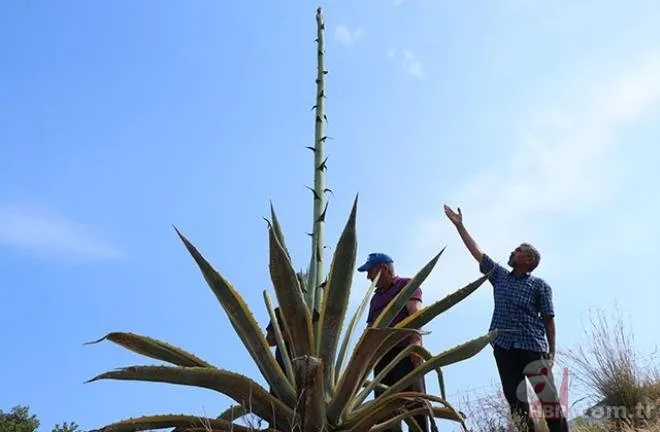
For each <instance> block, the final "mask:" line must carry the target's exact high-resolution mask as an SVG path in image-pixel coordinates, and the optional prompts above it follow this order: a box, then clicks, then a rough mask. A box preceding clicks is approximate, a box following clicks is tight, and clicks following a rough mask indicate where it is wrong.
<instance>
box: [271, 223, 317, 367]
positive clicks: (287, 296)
mask: <svg viewBox="0 0 660 432" xmlns="http://www.w3.org/2000/svg"><path fill="white" fill-rule="evenodd" d="M268 239H269V249H270V263H269V266H268V267H269V269H270V277H271V280H272V281H273V287H274V288H275V294H276V295H277V302H278V303H279V307H280V312H281V314H282V320H283V321H284V325H285V327H286V329H287V330H288V333H289V336H290V338H289V344H290V346H291V351H293V356H294V357H299V356H303V355H310V354H312V318H311V315H310V311H309V309H307V306H306V305H305V301H304V299H303V298H302V296H301V295H300V287H299V284H298V276H297V274H296V271H295V270H294V268H293V266H292V264H291V261H289V259H288V258H287V256H286V253H285V252H284V249H282V245H281V244H280V243H279V242H278V241H277V238H276V237H275V233H274V232H273V230H272V229H269V230H268Z"/></svg>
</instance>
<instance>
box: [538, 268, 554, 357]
mask: <svg viewBox="0 0 660 432" xmlns="http://www.w3.org/2000/svg"><path fill="white" fill-rule="evenodd" d="M539 300H540V301H539V314H541V316H542V317H543V324H544V325H545V335H546V338H547V339H548V351H549V352H548V354H549V355H550V361H551V362H552V361H554V358H555V350H556V348H557V330H556V327H555V307H554V303H553V301H552V288H550V285H548V284H547V283H546V282H545V281H543V282H542V283H541V286H540V287H539Z"/></svg>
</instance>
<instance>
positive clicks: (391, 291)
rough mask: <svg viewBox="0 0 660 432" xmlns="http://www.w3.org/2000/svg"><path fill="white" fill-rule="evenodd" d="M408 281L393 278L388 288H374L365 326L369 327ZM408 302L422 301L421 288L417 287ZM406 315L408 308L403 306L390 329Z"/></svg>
mask: <svg viewBox="0 0 660 432" xmlns="http://www.w3.org/2000/svg"><path fill="white" fill-rule="evenodd" d="M409 281H410V278H402V277H398V276H397V277H395V278H394V281H392V285H390V287H389V288H376V289H375V290H374V295H373V296H372V297H371V303H370V304H369V315H368V316H367V324H369V325H371V323H373V322H374V321H375V320H376V318H378V315H379V314H380V313H381V312H382V311H383V309H385V307H386V306H387V305H388V304H389V303H390V302H391V301H392V300H393V299H394V297H396V295H397V294H399V292H400V291H401V290H402V289H403V287H405V286H406V284H407V283H408V282H409ZM408 299H409V300H419V301H422V288H421V287H418V288H417V289H416V290H415V291H414V292H413V293H412V295H411V296H410V297H409V298H408ZM408 315H410V314H409V313H408V308H406V307H405V305H404V306H403V307H402V308H401V310H400V311H399V313H398V314H397V315H396V317H394V319H393V320H392V322H391V323H390V327H394V325H395V324H397V323H399V322H401V321H402V320H403V319H404V318H406V317H407V316H408Z"/></svg>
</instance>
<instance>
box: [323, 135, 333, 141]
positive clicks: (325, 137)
mask: <svg viewBox="0 0 660 432" xmlns="http://www.w3.org/2000/svg"><path fill="white" fill-rule="evenodd" d="M331 139H334V138H332V137H329V136H324V137H323V138H321V142H325V141H326V140H331Z"/></svg>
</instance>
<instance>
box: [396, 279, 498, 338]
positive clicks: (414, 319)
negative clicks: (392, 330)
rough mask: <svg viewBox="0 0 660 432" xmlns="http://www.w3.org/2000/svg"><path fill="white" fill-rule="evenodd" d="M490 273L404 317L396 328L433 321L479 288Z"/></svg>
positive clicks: (416, 326) (415, 325)
mask: <svg viewBox="0 0 660 432" xmlns="http://www.w3.org/2000/svg"><path fill="white" fill-rule="evenodd" d="M487 279H488V275H485V276H482V277H480V278H479V279H477V280H476V281H474V282H472V283H470V284H468V285H466V286H464V287H463V288H461V289H459V290H457V291H455V292H453V293H451V294H449V295H448V296H446V297H445V298H443V299H442V300H439V301H437V302H435V303H433V304H431V305H429V306H427V307H425V308H423V309H420V310H418V311H417V312H415V313H413V314H412V315H410V316H408V317H406V318H404V319H403V320H402V321H400V322H398V323H397V324H396V325H395V326H394V327H396V328H416V329H418V328H421V327H423V326H424V325H426V324H427V323H429V322H431V321H432V320H433V319H434V318H435V317H437V316H438V315H440V314H441V313H443V312H444V311H446V310H447V309H449V308H451V307H452V306H454V305H455V304H457V303H458V302H460V301H461V300H463V299H464V298H466V297H467V296H469V295H470V294H472V293H473V292H474V291H476V290H477V288H479V287H480V286H481V285H482V284H483V283H484V282H485V281H486V280H487Z"/></svg>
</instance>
